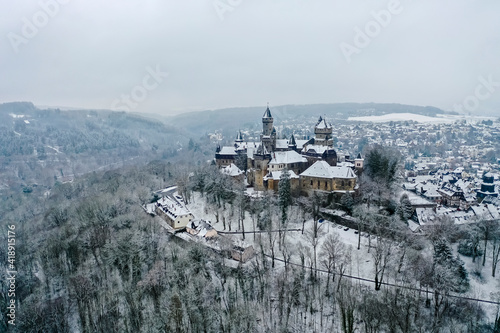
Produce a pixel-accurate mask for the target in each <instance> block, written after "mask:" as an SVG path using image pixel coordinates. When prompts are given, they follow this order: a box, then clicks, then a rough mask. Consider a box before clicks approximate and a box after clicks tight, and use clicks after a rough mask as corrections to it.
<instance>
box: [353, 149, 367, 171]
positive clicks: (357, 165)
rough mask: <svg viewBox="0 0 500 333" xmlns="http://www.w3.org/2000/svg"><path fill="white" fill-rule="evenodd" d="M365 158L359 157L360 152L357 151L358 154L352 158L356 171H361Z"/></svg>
mask: <svg viewBox="0 0 500 333" xmlns="http://www.w3.org/2000/svg"><path fill="white" fill-rule="evenodd" d="M364 163H365V159H364V158H363V157H361V153H358V156H356V158H355V159H354V167H355V168H356V170H357V171H358V172H360V171H363V167H364Z"/></svg>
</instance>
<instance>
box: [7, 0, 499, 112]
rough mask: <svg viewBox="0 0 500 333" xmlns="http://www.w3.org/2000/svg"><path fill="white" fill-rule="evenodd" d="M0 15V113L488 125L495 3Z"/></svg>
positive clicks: (155, 7) (68, 9)
mask: <svg viewBox="0 0 500 333" xmlns="http://www.w3.org/2000/svg"><path fill="white" fill-rule="evenodd" d="M44 4H49V5H44ZM54 4H57V5H54ZM1 6H2V7H1V11H0V33H1V41H0V102H9V101H32V102H33V103H35V104H36V105H50V106H69V107H84V108H99V109H110V108H114V109H125V110H130V111H138V112H149V113H162V114H165V115H168V114H176V113H181V112H186V111H194V110H204V109H215V108H223V107H233V106H259V105H265V104H266V103H267V102H269V103H270V105H271V106H272V105H281V104H309V103H336V102H384V103H387V102H389V103H392V102H394V103H405V104H415V105H432V106H436V107H440V108H443V109H445V110H453V109H454V108H461V109H463V111H464V112H469V111H471V112H472V113H476V114H481V113H483V114H484V113H489V114H493V115H495V114H496V115H500V66H499V64H500V63H499V61H500V33H499V32H500V19H499V17H500V1H498V0H484V1H472V0H447V1H436V0H419V1H416V0H413V1H409V0H408V1H405V0H401V1H399V2H398V1H393V0H391V1H385V0H384V1H378V0H377V1H375V0H370V1H368V0H343V1H332V0H329V1H327V0H325V1H320V0H318V1H314V0H312V1H311V0H309V1H306V0H175V1H174V0H157V1H147V0H144V1H138V0H137V1H132V0H106V1H95V0H64V1H63V0H39V1H31V0H29V1H28V0H25V1H2V3H1ZM44 7H45V9H44ZM151 73H153V74H151ZM166 73H168V75H167V74H166Z"/></svg>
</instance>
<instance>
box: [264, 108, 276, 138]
mask: <svg viewBox="0 0 500 333" xmlns="http://www.w3.org/2000/svg"><path fill="white" fill-rule="evenodd" d="M273 122H274V119H273V116H272V115H271V110H269V105H268V106H267V109H266V112H264V115H263V116H262V135H264V136H266V135H267V136H271V132H272V130H273Z"/></svg>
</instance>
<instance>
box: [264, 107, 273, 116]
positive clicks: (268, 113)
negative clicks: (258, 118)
mask: <svg viewBox="0 0 500 333" xmlns="http://www.w3.org/2000/svg"><path fill="white" fill-rule="evenodd" d="M272 117H273V116H272V115H271V110H269V105H268V106H267V109H266V112H264V115H263V116H262V118H272Z"/></svg>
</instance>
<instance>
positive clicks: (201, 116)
mask: <svg viewBox="0 0 500 333" xmlns="http://www.w3.org/2000/svg"><path fill="white" fill-rule="evenodd" d="M270 108H271V111H272V113H273V116H274V117H275V118H276V119H279V120H282V121H283V120H287V119H292V118H295V119H297V118H300V117H311V116H317V115H325V116H327V117H328V118H329V119H331V120H332V121H333V120H347V119H348V118H349V117H366V116H381V115H384V114H390V113H413V114H419V115H423V116H428V117H435V116H436V115H438V114H457V113H455V112H446V111H444V110H441V109H439V108H436V107H433V106H416V105H405V104H396V103H333V104H306V105H278V106H272V105H271V106H270ZM265 109H266V106H265V105H262V106H258V107H237V108H225V109H217V110H207V111H197V112H188V113H183V114H180V115H176V116H172V117H167V118H166V121H167V122H168V123H169V124H170V125H174V126H176V127H182V128H185V129H186V130H188V131H190V132H199V131H202V132H205V131H207V130H215V129H228V128H238V127H240V126H242V125H244V124H247V123H252V124H253V123H257V122H260V118H261V117H262V114H263V113H264V110H265Z"/></svg>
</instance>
